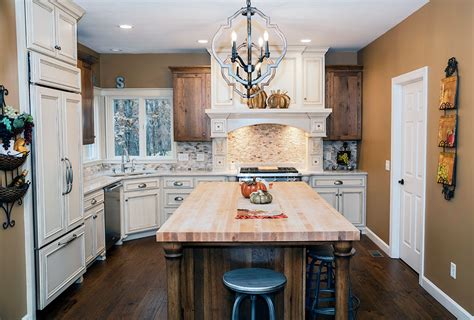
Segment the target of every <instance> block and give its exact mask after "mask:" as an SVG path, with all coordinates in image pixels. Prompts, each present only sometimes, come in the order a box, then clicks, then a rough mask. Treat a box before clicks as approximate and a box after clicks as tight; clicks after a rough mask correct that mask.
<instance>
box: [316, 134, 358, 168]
mask: <svg viewBox="0 0 474 320" xmlns="http://www.w3.org/2000/svg"><path fill="white" fill-rule="evenodd" d="M344 142H346V143H347V149H348V150H349V151H351V160H350V161H349V165H350V166H351V167H352V168H353V169H357V156H358V154H357V151H358V146H357V141H324V142H323V153H324V170H333V169H334V167H335V166H337V152H338V151H341V150H342V146H343V144H344Z"/></svg>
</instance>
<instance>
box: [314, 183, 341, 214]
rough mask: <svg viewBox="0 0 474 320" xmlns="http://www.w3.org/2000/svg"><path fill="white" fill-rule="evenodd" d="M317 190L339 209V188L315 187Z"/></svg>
mask: <svg viewBox="0 0 474 320" xmlns="http://www.w3.org/2000/svg"><path fill="white" fill-rule="evenodd" d="M314 190H316V192H317V193H318V194H319V195H320V196H321V197H322V198H323V199H324V200H326V201H327V202H328V203H329V204H330V205H331V206H332V207H333V208H334V209H336V210H339V207H338V204H339V203H338V201H337V200H338V196H337V194H338V189H337V188H315V189H314Z"/></svg>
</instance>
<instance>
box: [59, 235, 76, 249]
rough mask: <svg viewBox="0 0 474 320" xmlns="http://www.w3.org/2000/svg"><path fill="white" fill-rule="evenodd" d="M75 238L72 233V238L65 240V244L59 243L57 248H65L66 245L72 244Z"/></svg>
mask: <svg viewBox="0 0 474 320" xmlns="http://www.w3.org/2000/svg"><path fill="white" fill-rule="evenodd" d="M76 238H77V235H76V234H75V233H74V234H73V235H72V237H71V238H70V239H69V240H67V241H66V242H61V241H60V242H58V247H60V246H65V245H67V244H69V243H71V242H73V241H74V239H76Z"/></svg>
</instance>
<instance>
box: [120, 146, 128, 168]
mask: <svg viewBox="0 0 474 320" xmlns="http://www.w3.org/2000/svg"><path fill="white" fill-rule="evenodd" d="M125 162H127V163H128V162H130V157H129V155H128V150H127V149H126V148H124V147H122V163H121V164H120V170H121V171H122V173H125V171H127V166H126V164H125Z"/></svg>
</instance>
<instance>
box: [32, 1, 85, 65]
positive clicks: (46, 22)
mask: <svg viewBox="0 0 474 320" xmlns="http://www.w3.org/2000/svg"><path fill="white" fill-rule="evenodd" d="M55 3H57V4H60V5H61V8H60V7H59V6H57V5H55ZM66 5H67V3H66V2H54V1H48V0H27V1H26V19H27V24H26V25H27V34H26V38H27V47H28V49H30V50H34V51H37V52H41V53H43V54H46V55H49V56H51V57H54V58H57V59H59V60H62V61H65V62H67V63H70V64H73V65H76V62H77V20H78V19H79V18H80V16H81V15H82V11H81V9H78V8H77V7H76V6H75V5H71V6H72V9H71V11H69V12H66V11H65V10H63V8H65V6H66ZM73 14H74V15H73Z"/></svg>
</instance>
